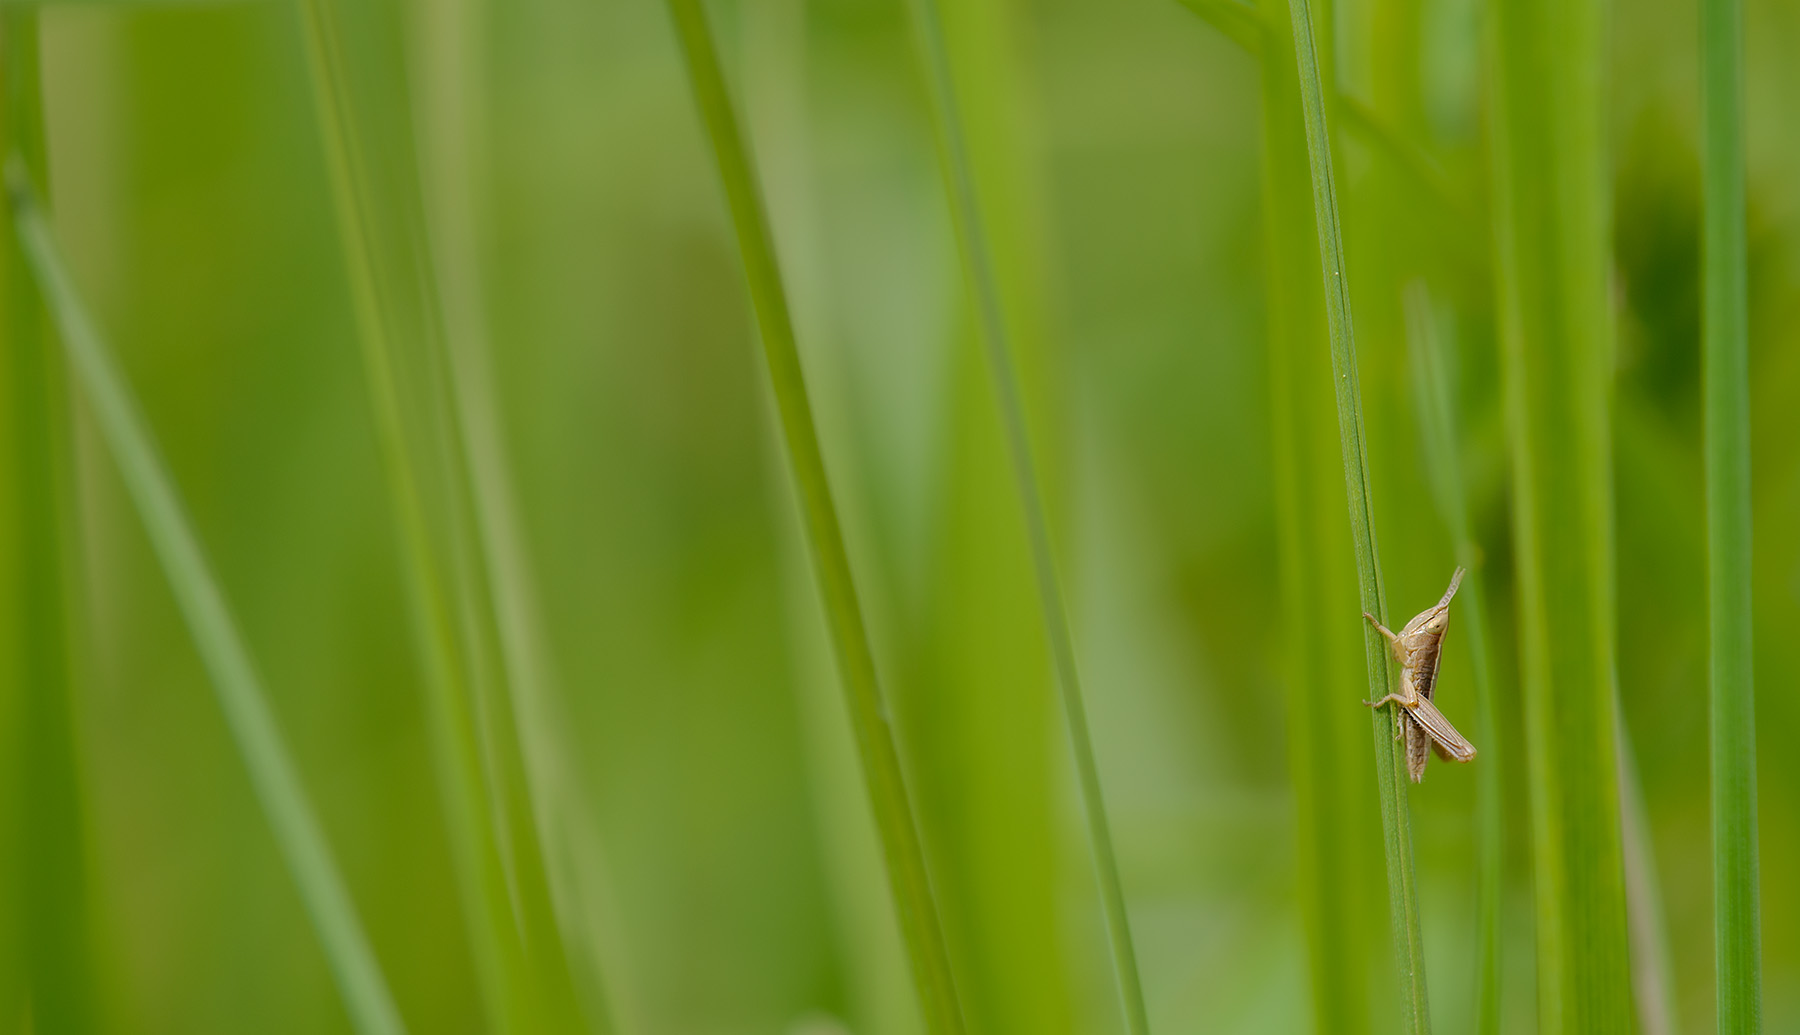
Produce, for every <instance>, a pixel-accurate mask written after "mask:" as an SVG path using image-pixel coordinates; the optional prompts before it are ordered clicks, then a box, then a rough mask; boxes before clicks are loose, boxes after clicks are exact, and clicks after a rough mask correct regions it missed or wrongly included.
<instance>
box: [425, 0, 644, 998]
mask: <svg viewBox="0 0 1800 1035" xmlns="http://www.w3.org/2000/svg"><path fill="white" fill-rule="evenodd" d="M487 8H488V5H487V4H486V3H485V0H435V2H432V3H428V4H424V5H418V6H415V7H414V8H413V9H412V15H413V20H412V21H411V22H410V23H409V28H410V29H411V30H412V33H411V37H412V40H413V46H412V48H411V52H410V55H409V56H411V57H412V58H413V59H414V61H415V67H416V68H417V73H416V80H417V89H416V90H415V91H414V94H413V99H414V101H415V104H416V115H415V122H416V124H417V125H418V126H419V138H420V140H419V144H420V160H419V167H420V168H419V173H420V183H421V190H420V195H421V200H422V203H423V207H424V208H425V210H426V212H427V218H428V220H429V223H430V225H431V227H432V229H433V233H432V234H431V235H430V242H429V244H430V257H431V261H432V265H433V268H434V269H435V270H436V272H437V274H438V278H439V281H440V283H441V284H442V285H443V290H442V292H441V298H442V309H443V335H444V343H445V346H446V350H447V354H448V356H449V368H450V370H451V371H452V373H453V375H454V376H453V377H452V378H451V380H452V382H453V385H454V394H455V400H454V406H455V413H456V416H457V423H458V424H459V425H460V427H461V428H462V429H463V441H464V456H465V462H466V466H467V471H468V480H469V484H470V486H471V490H472V492H471V495H472V501H473V510H472V515H473V518H474V524H475V526H476V530H477V534H478V536H479V541H480V545H481V554H482V557H483V559H484V560H485V561H486V565H487V568H486V576H487V577H486V582H487V585H488V586H489V587H490V588H491V596H492V601H493V610H494V616H495V622H494V627H495V632H496V634H497V636H496V639H497V642H498V645H499V648H500V654H501V664H502V666H503V667H504V670H505V676H506V680H507V684H508V686H509V687H510V688H511V690H512V693H513V695H514V698H515V700H516V702H517V714H518V727H519V743H520V745H521V747H522V749H523V759H522V762H523V766H524V769H525V772H526V774H527V775H528V777H529V781H530V789H531V792H532V794H531V798H530V802H529V804H530V806H531V807H532V808H533V809H534V815H535V819H536V822H537V826H538V828H539V829H540V830H541V831H542V833H543V842H544V851H545V860H544V870H545V875H546V877H547V879H548V880H549V882H550V890H551V891H552V893H553V894H552V905H553V906H554V908H555V911H556V919H557V925H558V927H559V928H560V930H561V932H562V934H563V936H564V938H565V939H566V940H567V949H568V952H569V954H570V958H571V963H572V964H573V965H574V970H575V973H576V977H577V986H578V988H579V991H580V993H581V996H582V1003H583V1005H584V1006H585V1008H586V1013H587V1015H588V1018H589V1020H590V1022H591V1024H592V1025H593V1026H594V1028H595V1029H596V1030H610V1029H612V1028H614V1027H616V1024H613V1023H612V1022H611V1015H612V1014H613V1012H614V1011H613V1008H612V1007H611V1005H610V999H611V997H610V995H609V994H608V992H609V990H608V988H607V983H606V975H605V973H604V972H603V967H602V961H601V956H602V955H603V952H604V947H603V942H604V938H603V937H602V932H600V931H596V930H593V929H592V927H593V924H592V922H591V920H590V918H588V917H587V916H585V915H584V910H583V909H582V908H581V906H580V903H582V902H587V901H591V900H593V899H594V898H595V897H597V896H600V895H603V894H604V891H603V890H602V889H600V888H598V887H596V885H597V884H599V883H600V882H601V880H602V877H601V872H602V870H603V867H602V866H601V864H600V861H599V859H598V858H597V853H596V852H595V851H594V850H593V846H594V845H595V844H597V843H598V835H597V833H596V832H595V831H594V829H593V826H592V819H591V816H592V811H591V809H590V808H589V807H588V804H587V801H586V796H585V795H584V794H583V793H582V788H581V783H580V778H579V773H578V767H577V766H576V764H575V761H574V759H575V755H574V752H573V751H572V750H571V746H570V744H569V732H568V731H569V729H570V725H569V722H568V719H567V715H566V710H565V708H564V707H563V705H564V700H563V697H562V696H561V693H560V690H561V687H560V686H559V685H558V680H557V677H556V672H555V666H554V664H553V661H552V658H551V651H550V646H549V644H548V643H547V642H546V641H545V638H544V635H543V628H544V623H543V621H542V619H541V617H540V615H541V613H542V612H541V609H540V606H539V594H538V590H537V585H538V583H537V580H536V578H535V577H534V572H533V571H532V570H531V566H530V563H529V560H528V558H529V551H528V550H527V542H526V536H525V531H524V527H525V526H524V522H523V520H522V516H521V512H520V508H519V504H518V500H517V495H516V493H515V491H514V489H513V486H514V479H513V475H512V471H511V466H510V464H509V463H508V459H507V458H508V450H507V443H506V441H505V436H504V432H503V423H504V422H503V421H502V419H501V408H500V404H499V400H498V399H497V398H496V395H497V391H496V385H497V383H498V382H497V379H496V377H495V373H494V363H493V350H492V342H491V339H490V335H489V319H488V309H487V305H486V290H485V285H484V283H483V278H482V276H481V263H480V255H481V254H482V253H483V250H484V248H485V247H487V246H489V245H490V243H491V242H490V241H489V239H488V234H487V233H486V231H487V229H488V227H487V220H486V218H485V217H486V216H487V204H488V201H489V191H488V187H489V183H488V177H487V176H486V175H485V173H486V172H487V168H488V167H487V156H488V153H489V150H488V148H489V145H490V143H491V139H490V135H489V132H488V122H489V120H488V112H487V107H488V102H489V98H488V92H489V85H490V84H489V82H488V77H487V76H486V74H485V66H484V62H483V56H482V55H483V51H482V48H481V43H482V41H483V40H484V39H485V38H486V35H485V31H484V30H485V29H486V28H487V25H488V22H489V18H488V17H487Z"/></svg>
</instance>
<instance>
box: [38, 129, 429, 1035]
mask: <svg viewBox="0 0 1800 1035" xmlns="http://www.w3.org/2000/svg"><path fill="white" fill-rule="evenodd" d="M6 185H7V191H8V194H9V196H10V200H11V203H12V210H13V220H14V223H15V226H16V228H17V231H18V234H19V239H20V241H21V243H22V244H23V246H24V251H25V254H26V256H27V257H28V259H29V261H30V263H31V266H32V269H33V271H34V272H35V273H36V275H37V278H38V283H39V286H40V287H41V289H42V290H43V293H44V297H45V299H46V302H47V304H48V306H49V308H50V312H51V313H52V315H53V316H54V318H55V320H56V323H57V326H58V328H59V329H60V330H61V332H62V333H61V337H62V341H63V344H64V347H65V348H66V350H67V353H68V358H69V363H70V366H71V368H72V369H73V371H74V373H75V377H76V380H77V382H78V383H79V384H80V386H81V388H82V390H83V394H84V395H85V396H86V397H87V399H88V401H89V403H90V404H91V405H92V406H93V411H94V417H95V420H96V422H97V423H98V425H99V428H100V433H101V437H102V438H103V439H104V440H105V442H106V445H107V448H108V449H109V450H110V451H111V452H112V454H113V458H114V460H115V462H116V463H117V464H118V467H119V473H120V475H121V477H122V478H123V480H124V483H125V488H126V491H127V492H128V493H129V494H130V496H131V498H132V502H133V503H134V504H135V505H136V506H137V509H138V513H139V515H140V516H141V517H142V519H143V522H144V530H145V531H146V532H147V533H148V535H149V538H150V544H151V546H152V548H153V549H154V550H155V551H156V554H157V558H158V559H159V560H160V561H161V562H162V565H163V570H164V573H165V574H166V575H167V577H168V580H169V588H170V589H171V590H172V591H173V592H174V595H175V600H176V603H177V605H178V606H179V607H180V609H181V612H182V616H183V617H184V618H185V619H186V620H187V623H188V628H189V630H190V632H191V633H192V635H193V638H194V645H195V647H196V648H197V649H198V650H199V652H200V657H201V660H202V661H203V662H204V663H205V665H206V669H207V672H208V674H209V675H210V676H211V677H212V684H213V690H214V692H215V693H216V695H217V697H218V701H219V707H220V709H221V710H222V711H223V712H224V713H225V718H226V721H227V724H228V725H229V727H230V729H231V733H232V736H233V738H234V739H235V740H236V741H237V746H238V751H239V753H240V754H241V755H242V757H243V759H244V766H245V768H246V769H247V770H248V771H249V773H250V782H251V785H252V787H253V788H254V789H255V792H256V796H257V800H258V801H259V803H260V804H261V805H262V809H263V813H264V815H265V816H266V817H267V818H268V820H269V825H270V826H271V827H272V828H273V830H274V833H275V840H276V843H277V845H278V846H279V848H280V849H281V854H282V857H283V859H284V860H285V861H286V863H287V865H288V870H289V872H290V873H292V875H293V877H294V882H295V884H296V885H297V886H298V887H299V889H300V895H301V898H302V899H303V900H304V901H305V903H306V908H307V912H308V914H309V915H310V916H311V918H312V922H313V927H314V929H315V930H316V931H317V933H318V935H319V941H320V942H321V944H322V945H323V946H324V949H325V956H326V959H327V960H328V961H329V962H330V964H331V968H332V972H333V974H334V976H335V977H336V978H337V982H338V988H339V991H340V992H341V993H342V995H343V997H344V1006H345V1009H346V1010H347V1011H348V1012H349V1014H350V1018H351V1020H352V1021H353V1022H354V1023H355V1025H356V1027H357V1030H358V1031H360V1032H362V1033H363V1035H399V1033H401V1032H403V1031H404V1030H405V1026H404V1024H403V1023H402V1022H401V1020H400V1014H399V1011H398V1010H396V1009H395V1007H394V1003H393V999H392V996H391V995H390V994H389V992H388V988H387V984H386V982H385V981H384V980H383V978H382V976H381V970H380V967H379V965H378V964H377V963H376V961H375V956H374V953H373V952H372V951H371V950H370V948H369V943H368V939H367V937H366V936H365V935H364V933H363V929H362V924H361V922H360V921H359V920H358V919H357V915H356V908H355V906H354V904H353V903H352V902H351V899H350V895H349V892H348V891H347V890H346V889H345V887H344V882H343V878H342V877H341V876H340V875H339V874H338V871H337V866H336V864H335V862H334V861H333V860H332V857H331V851H330V849H329V847H327V845H326V841H325V835H324V832H323V831H322V830H321V829H320V828H319V823H318V820H317V819H316V818H315V817H314V815H313V812H312V807H311V805H310V804H309V803H308V802H307V799H306V793H305V791H304V790H303V789H302V788H301V785H300V778H299V775H298V774H297V773H296V771H295V769H294V763H293V761H292V759H291V758H290V757H289V756H288V751H287V747H286V745H285V744H284V743H283V741H282V739H281V733H280V730H279V728H278V727H277V725H276V721H275V717H274V715H273V713H272V712H271V711H270V710H269V705H268V700H267V697H268V695H267V693H266V692H265V691H264V689H263V686H262V681H261V679H260V678H259V677H258V675H257V673H256V668H255V666H254V665H253V664H252V663H251V659H250V653H249V650H248V648H247V647H246V646H245V645H244V641H243V637H242V635H241V634H240V633H239V632H238V628H237V623H236V621H235V620H234V619H233V618H232V615H231V609H230V606H229V605H228V604H227V603H226V600H225V596H224V594H223V592H221V590H220V589H219V585H218V582H217V580H216V579H215V578H214V577H213V574H212V572H211V570H210V569H209V568H208V566H207V563H206V558H205V555H204V554H203V553H202V551H201V549H200V544H199V542H198V541H197V540H196V539H195V537H194V533H193V530H192V528H191V527H190V525H189V522H188V518H187V515H186V513H185V512H184V511H183V509H182V506H181V502H180V499H179V498H178V496H177V494H176V490H175V486H174V482H173V480H172V479H171V478H170V477H169V474H168V472H167V471H166V470H165V469H164V466H163V463H162V460H161V458H160V457H159V456H158V455H157V451H156V447H155V445H154V440H153V439H152V438H151V435H150V431H149V429H148V427H147V426H146V425H145V423H144V420H143V418H142V416H141V415H140V414H139V413H138V408H137V404H136V402H135V401H134V400H133V399H132V397H131V393H130V390H129V389H128V388H127V387H126V384H125V380H124V378H123V377H122V376H121V375H120V374H119V371H118V369H117V365H116V363H115V361H114V359H113V357H112V353H111V349H110V348H109V347H108V345H107V344H106V341H105V339H104V338H103V337H102V336H101V334H100V330H99V328H98V327H97V326H95V324H94V323H93V321H92V320H91V319H90V318H89V316H88V314H87V311H86V308H85V307H84V306H83V304H82V302H81V299H80V296H79V295H78V294H77V292H76V289H75V285H74V283H73V281H72V280H71V278H70V277H69V274H68V271H67V269H66V267H65V264H64V263H63V260H62V257H61V255H60V253H59V252H58V250H57V247H56V242H55V240H54V238H53V236H52V234H51V231H50V227H49V224H48V223H47V222H46V221H45V219H44V215H43V212H42V210H41V208H40V206H39V204H38V202H37V199H36V195H35V193H34V189H33V188H32V186H31V183H30V180H29V174H28V173H27V172H26V171H25V169H24V166H23V165H22V164H20V163H19V162H18V161H17V160H16V159H13V160H9V162H8V164H7V167H6Z"/></svg>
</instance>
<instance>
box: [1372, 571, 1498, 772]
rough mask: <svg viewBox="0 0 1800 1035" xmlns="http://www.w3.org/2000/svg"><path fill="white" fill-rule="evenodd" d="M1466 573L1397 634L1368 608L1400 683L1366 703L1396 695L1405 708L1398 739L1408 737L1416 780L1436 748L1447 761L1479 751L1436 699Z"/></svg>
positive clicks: (1408, 767) (1409, 761) (1377, 703)
mask: <svg viewBox="0 0 1800 1035" xmlns="http://www.w3.org/2000/svg"><path fill="white" fill-rule="evenodd" d="M1462 577H1463V570H1462V569H1461V568H1458V569H1456V574H1454V575H1452V576H1450V588H1449V589H1447V590H1445V591H1444V597H1443V599H1442V600H1439V601H1438V602H1437V605H1436V606H1434V607H1431V608H1428V609H1427V610H1424V611H1421V612H1419V613H1418V615H1417V616H1415V617H1414V618H1413V620H1412V621H1410V622H1407V623H1406V628H1404V629H1402V630H1400V632H1399V633H1397V634H1396V633H1394V632H1391V631H1390V630H1388V629H1387V627H1385V626H1383V625H1382V624H1381V623H1380V622H1379V621H1376V619H1375V616H1374V615H1372V614H1369V613H1368V612H1367V611H1364V612H1363V617H1364V618H1366V619H1368V620H1369V624H1370V625H1373V626H1374V627H1375V628H1376V630H1377V631H1379V632H1380V633H1381V635H1382V636H1383V637H1385V638H1386V639H1387V641H1388V647H1389V648H1390V649H1391V650H1392V651H1393V652H1394V659H1395V660H1396V661H1398V662H1400V689H1399V690H1397V691H1395V692H1394V693H1391V694H1388V695H1387V696H1386V697H1383V698H1382V699H1381V700H1379V701H1364V702H1363V703H1364V704H1366V705H1368V706H1369V707H1371V708H1379V707H1381V706H1382V705H1384V704H1387V703H1388V702H1389V701H1392V702H1394V703H1395V704H1398V705H1399V706H1400V707H1401V708H1403V709H1405V711H1404V712H1403V713H1402V714H1404V715H1405V716H1406V719H1407V720H1409V721H1406V722H1403V723H1402V730H1401V733H1400V734H1396V735H1395V739H1396V740H1397V739H1399V738H1400V737H1401V736H1402V735H1404V736H1405V738H1406V771H1407V772H1408V773H1409V774H1411V776H1412V779H1413V782H1414V783H1419V782H1420V781H1422V780H1424V779H1425V763H1427V762H1429V761H1431V752H1432V751H1433V750H1435V751H1436V752H1437V754H1438V757H1439V758H1442V759H1443V760H1444V761H1446V762H1467V761H1469V760H1470V759H1472V758H1474V757H1475V745H1473V744H1471V743H1469V741H1468V740H1467V738H1465V737H1464V736H1463V735H1462V734H1460V733H1458V732H1456V727H1454V726H1452V725H1450V720H1449V719H1446V718H1444V713H1443V712H1441V711H1438V708H1437V705H1435V704H1433V703H1432V702H1431V695H1432V692H1433V691H1434V690H1436V689H1437V677H1438V663H1439V662H1440V661H1441V660H1442V658H1443V649H1444V632H1445V630H1447V629H1448V628H1449V626H1450V598H1451V597H1453V596H1455V595H1456V587H1457V586H1459V585H1461V584H1462Z"/></svg>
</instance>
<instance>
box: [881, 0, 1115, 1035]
mask: <svg viewBox="0 0 1800 1035" xmlns="http://www.w3.org/2000/svg"><path fill="white" fill-rule="evenodd" d="M936 4H937V0H912V3H911V9H912V13H913V21H914V26H915V29H916V32H917V35H918V39H919V45H920V50H921V54H922V58H923V61H924V65H925V75H926V81H927V84H928V86H929V88H930V93H931V98H932V107H933V109H934V111H935V114H936V123H937V129H938V147H939V151H940V157H941V160H942V162H943V165H944V172H945V176H946V178H947V180H948V187H949V192H950V201H951V212H952V216H953V219H954V222H955V224H956V230H957V237H958V240H959V243H960V244H961V250H962V255H963V264H964V267H965V271H966V274H967V276H968V279H969V284H970V290H971V293H972V294H973V295H974V298H975V304H976V308H977V310H978V313H979V322H980V328H981V339H982V344H983V346H984V347H985V350H986V355H987V359H988V367H989V372H990V374H991V376H992V377H993V380H994V391H995V395H996V397H997V399H996V401H997V403H998V405H999V407H1000V417H1001V425H1002V427H1003V428H1004V429H1005V433H1006V445H1007V453H1008V456H1009V458H1010V460H1011V465H1012V473H1013V479H1014V482H1015V487H1016V489H1017V491H1018V494H1019V501H1020V505H1021V507H1022V509H1023V511H1024V515H1025V525H1026V533H1027V537H1028V539H1029V541H1030V547H1031V560H1032V569H1033V573H1034V576H1035V578H1036V582H1037V588H1038V596H1039V603H1040V609H1041V611H1042V615H1043V621H1044V631H1045V635H1046V637H1047V639H1048V640H1049V645H1050V654H1051V661H1052V664H1053V665H1054V668H1055V671H1056V683H1057V687H1058V688H1059V689H1060V690H1061V692H1062V703H1063V713H1064V717H1065V719H1066V720H1067V724H1068V732H1069V745H1070V749H1071V754H1072V755H1073V756H1074V762H1075V774H1076V782H1077V784H1078V785H1079V786H1080V788H1081V803H1082V815H1083V818H1084V820H1085V821H1086V826H1087V835H1088V845H1089V848H1090V849H1091V850H1092V852H1093V857H1094V871H1095V876H1096V877H1097V879H1098V881H1099V885H1100V898H1101V904H1102V908H1103V910H1104V912H1105V917H1106V931H1107V941H1108V945H1109V948H1110V949H1111V953H1112V963H1113V972H1114V977H1115V979H1116V980H1117V982H1118V987H1119V999H1120V1005H1121V1007H1122V1009H1123V1011H1124V1015H1125V1029H1126V1031H1128V1032H1130V1033H1132V1035H1146V1033H1147V1032H1148V1031H1149V1030H1150V1020H1149V1014H1148V1011H1147V1010H1146V1009H1145V1006H1144V989H1143V981H1142V979H1141V978H1140V977H1139V976H1138V968H1137V951H1136V949H1135V948H1134V947H1133V945H1132V940H1131V922H1130V918H1129V915H1128V914H1127V911H1126V906H1125V892H1124V887H1123V885H1122V883H1121V881H1120V879H1119V864H1118V860H1117V858H1116V857H1115V853H1114V851H1113V843H1112V832H1111V830H1110V829H1109V827H1108V823H1107V818H1106V799H1105V796H1104V794H1103V793H1102V790H1101V787H1100V771H1099V767H1098V765H1097V764H1096V763H1095V761H1094V747H1093V741H1092V737H1091V736H1090V735H1089V732H1088V723H1087V710H1086V705H1085V704H1084V702H1083V700H1082V692H1081V679H1080V672H1079V666H1078V665H1077V662H1076V656H1075V643H1074V637H1073V635H1072V634H1071V632H1070V630H1069V620H1068V612H1067V607H1066V604H1065V602H1064V597H1063V592H1062V587H1061V583H1060V580H1059V578H1058V576H1057V571H1056V556H1055V551H1054V549H1053V548H1052V546H1051V541H1050V523H1049V517H1048V515H1047V513H1046V510H1045V506H1044V499H1043V492H1042V489H1041V487H1040V486H1039V483H1038V472H1037V467H1036V463H1035V461H1034V460H1033V458H1032V449H1031V438H1030V434H1029V431H1028V430H1027V422H1026V417H1025V402H1024V397H1023V394H1022V392H1021V390H1020V388H1019V377H1018V373H1017V371H1016V370H1015V369H1014V364H1013V355H1012V346H1011V344H1010V343H1009V337H1008V332H1007V325H1006V319H1005V315H1004V313H1003V311H1002V308H1001V300H1000V285H999V279H998V275H997V274H996V272H995V268H994V261H993V256H992V253H991V251H990V244H989V241H988V237H987V230H986V226H985V220H984V218H983V214H982V211H981V206H980V204H979V203H978V201H977V198H976V191H975V173H974V169H973V168H972V167H971V163H970V159H969V151H968V141H967V139H966V137H965V135H964V132H963V127H962V112H961V110H960V108H959V106H958V99H957V94H956V84H955V82H954V77H953V76H952V74H951V70H950V56H949V54H948V52H947V48H946V45H945V41H944V30H943V25H942V24H941V21H940V18H939V13H938V9H937V6H936Z"/></svg>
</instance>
